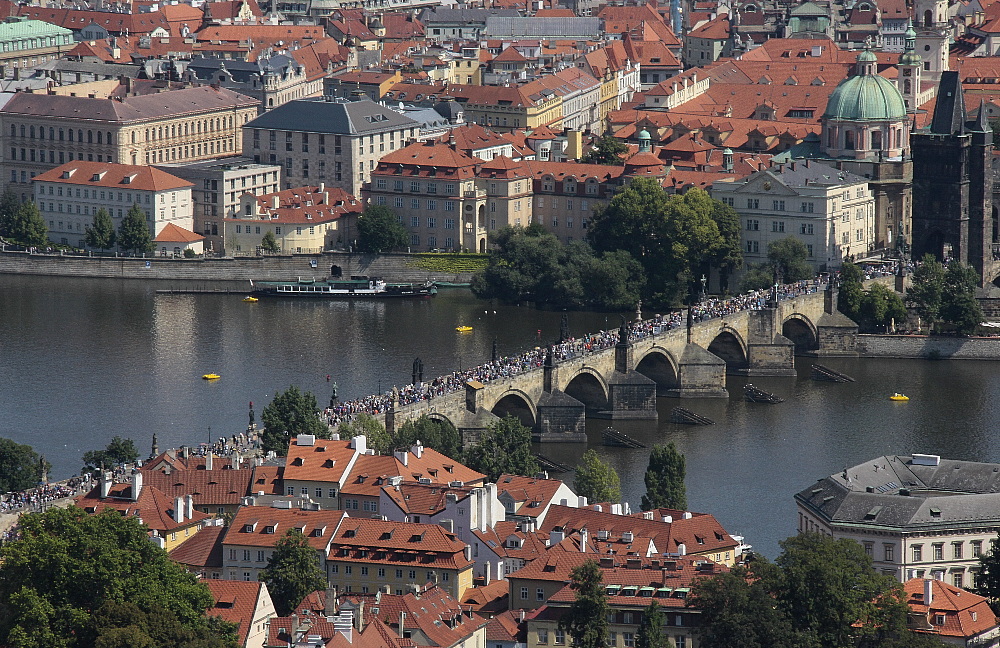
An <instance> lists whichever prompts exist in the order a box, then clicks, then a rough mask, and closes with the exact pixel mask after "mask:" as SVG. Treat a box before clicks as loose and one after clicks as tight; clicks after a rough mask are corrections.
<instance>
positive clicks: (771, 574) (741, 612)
mask: <svg viewBox="0 0 1000 648" xmlns="http://www.w3.org/2000/svg"><path fill="white" fill-rule="evenodd" d="M778 577H779V574H778V570H777V568H775V567H774V565H772V564H771V563H769V562H767V560H766V559H764V558H756V559H754V560H753V561H752V562H751V563H750V565H749V566H748V567H736V568H734V569H733V570H732V571H729V572H723V573H721V574H716V575H715V576H711V577H707V578H699V579H697V580H695V582H694V583H693V584H692V587H691V595H690V596H689V597H688V600H687V605H688V606H689V607H693V608H696V609H698V610H699V611H700V612H701V614H700V615H699V616H700V617H701V624H700V625H701V631H700V633H699V634H700V642H699V644H700V645H701V646H702V648H771V646H783V647H785V648H799V647H801V648H807V646H809V644H808V643H807V642H806V641H804V640H802V638H800V637H799V636H798V634H797V633H796V632H795V631H794V630H793V629H792V622H791V619H790V618H789V617H788V614H787V612H786V611H785V610H784V608H782V607H780V606H778V605H777V604H776V599H775V595H774V590H775V588H776V579H777V578H778Z"/></svg>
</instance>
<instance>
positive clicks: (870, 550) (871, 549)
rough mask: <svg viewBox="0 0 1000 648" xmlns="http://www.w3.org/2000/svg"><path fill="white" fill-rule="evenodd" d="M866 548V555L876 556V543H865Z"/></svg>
mask: <svg viewBox="0 0 1000 648" xmlns="http://www.w3.org/2000/svg"><path fill="white" fill-rule="evenodd" d="M864 546H865V554H867V555H868V556H874V555H875V543H874V542H865V543H864Z"/></svg>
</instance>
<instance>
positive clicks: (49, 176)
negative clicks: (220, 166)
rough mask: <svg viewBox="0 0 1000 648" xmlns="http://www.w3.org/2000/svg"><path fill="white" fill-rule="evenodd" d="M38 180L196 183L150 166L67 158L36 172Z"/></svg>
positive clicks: (120, 185) (141, 186)
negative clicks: (51, 167)
mask: <svg viewBox="0 0 1000 648" xmlns="http://www.w3.org/2000/svg"><path fill="white" fill-rule="evenodd" d="M35 181H36V182H55V183H58V184H68V185H78V186H86V187H102V188H104V187H109V188H114V189H129V190H131V191H167V190H170V189H183V188H184V187H193V186H194V184H193V183H191V182H188V181H187V180H183V179H181V178H178V177H177V176H172V175H170V174H169V173H167V172H166V171H161V170H160V169H157V168H155V167H151V166H139V165H132V164H114V163H112V162H84V161H83V160H76V161H73V162H67V163H66V164H61V165H59V166H57V167H56V168H54V169H49V170H48V171H46V172H44V173H40V174H38V175H37V176H35Z"/></svg>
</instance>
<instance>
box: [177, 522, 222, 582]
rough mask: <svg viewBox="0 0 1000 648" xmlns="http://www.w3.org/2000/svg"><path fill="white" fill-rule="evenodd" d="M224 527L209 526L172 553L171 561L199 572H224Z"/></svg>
mask: <svg viewBox="0 0 1000 648" xmlns="http://www.w3.org/2000/svg"><path fill="white" fill-rule="evenodd" d="M225 534H226V527H224V526H207V527H205V528H203V529H202V530H201V531H199V532H198V533H196V534H195V536H194V537H193V538H190V539H189V540H186V541H185V542H184V543H183V544H182V545H180V546H179V547H175V548H174V549H173V550H172V551H171V552H170V559H171V560H173V561H174V562H178V563H180V564H182V565H184V566H185V567H189V568H191V569H196V570H198V571H202V570H210V569H213V568H215V569H218V570H220V571H221V570H222V538H223V537H224V536H225Z"/></svg>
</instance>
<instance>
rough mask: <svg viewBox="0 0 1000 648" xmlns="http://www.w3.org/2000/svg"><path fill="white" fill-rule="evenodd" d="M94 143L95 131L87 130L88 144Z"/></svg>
mask: <svg viewBox="0 0 1000 648" xmlns="http://www.w3.org/2000/svg"><path fill="white" fill-rule="evenodd" d="M93 143H94V131H92V130H89V131H87V144H93Z"/></svg>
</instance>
